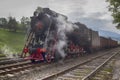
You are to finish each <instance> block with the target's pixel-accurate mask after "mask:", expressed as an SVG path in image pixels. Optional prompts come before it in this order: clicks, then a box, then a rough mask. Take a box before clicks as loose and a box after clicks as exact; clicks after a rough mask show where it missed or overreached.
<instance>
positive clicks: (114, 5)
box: [107, 0, 120, 29]
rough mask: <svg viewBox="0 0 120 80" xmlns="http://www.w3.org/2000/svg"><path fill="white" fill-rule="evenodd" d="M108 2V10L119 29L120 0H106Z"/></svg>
mask: <svg viewBox="0 0 120 80" xmlns="http://www.w3.org/2000/svg"><path fill="white" fill-rule="evenodd" d="M107 2H109V11H111V12H112V16H113V18H114V21H113V23H115V24H117V26H116V27H117V28H119V29H120V0H107Z"/></svg>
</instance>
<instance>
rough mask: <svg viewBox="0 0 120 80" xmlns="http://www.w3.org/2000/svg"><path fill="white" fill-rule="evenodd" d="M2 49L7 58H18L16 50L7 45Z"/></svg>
mask: <svg viewBox="0 0 120 80" xmlns="http://www.w3.org/2000/svg"><path fill="white" fill-rule="evenodd" d="M1 51H2V53H3V54H4V55H5V56H6V57H7V58H18V55H17V54H16V52H15V51H14V50H12V49H10V48H9V47H8V46H7V45H4V47H3V48H2V49H1Z"/></svg>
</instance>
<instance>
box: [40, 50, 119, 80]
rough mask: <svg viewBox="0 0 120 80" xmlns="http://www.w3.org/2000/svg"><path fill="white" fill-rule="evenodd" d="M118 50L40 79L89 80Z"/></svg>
mask: <svg viewBox="0 0 120 80" xmlns="http://www.w3.org/2000/svg"><path fill="white" fill-rule="evenodd" d="M119 53H120V52H119V51H118V52H111V53H109V54H106V55H102V56H99V57H96V58H94V59H91V60H88V61H85V62H83V63H81V64H78V65H75V66H73V67H71V68H69V69H66V70H61V71H58V72H56V73H54V74H51V75H47V76H45V77H43V78H40V80H90V79H91V77H92V76H93V75H95V74H96V72H97V71H99V70H100V69H101V68H102V67H103V66H104V65H105V64H106V63H107V62H108V61H109V60H111V59H112V58H113V57H114V56H115V55H117V54H119ZM38 80H39V79H38Z"/></svg>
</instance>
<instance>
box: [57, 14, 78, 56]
mask: <svg viewBox="0 0 120 80" xmlns="http://www.w3.org/2000/svg"><path fill="white" fill-rule="evenodd" d="M56 21H57V24H56V27H57V37H58V42H57V43H56V50H57V51H58V53H59V54H60V55H61V57H63V58H64V57H65V56H66V55H67V53H65V51H64V47H65V46H67V37H66V33H68V32H72V31H73V30H74V29H75V28H77V26H76V25H74V24H72V23H70V22H68V21H67V20H66V18H65V17H64V16H62V15H58V17H57V18H56Z"/></svg>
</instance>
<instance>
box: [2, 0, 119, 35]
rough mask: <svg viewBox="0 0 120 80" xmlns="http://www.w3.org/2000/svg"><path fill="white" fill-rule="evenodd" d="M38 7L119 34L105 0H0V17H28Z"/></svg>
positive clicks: (91, 26) (97, 28) (94, 27)
mask: <svg viewBox="0 0 120 80" xmlns="http://www.w3.org/2000/svg"><path fill="white" fill-rule="evenodd" d="M38 6H40V7H49V8H50V9H52V10H54V11H56V12H58V13H61V14H64V15H66V16H68V18H69V20H70V21H73V22H75V21H80V22H82V23H84V24H86V25H87V26H88V27H90V28H93V29H95V30H107V31H112V32H116V33H119V34H120V30H117V29H116V28H115V27H114V26H115V25H113V24H112V20H113V19H112V17H111V14H110V12H108V9H107V6H108V3H106V2H105V0H0V17H8V16H13V17H16V18H17V20H19V19H20V18H21V17H22V16H26V17H30V16H31V15H32V14H33V12H34V10H35V9H36V8H37V7H38Z"/></svg>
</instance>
